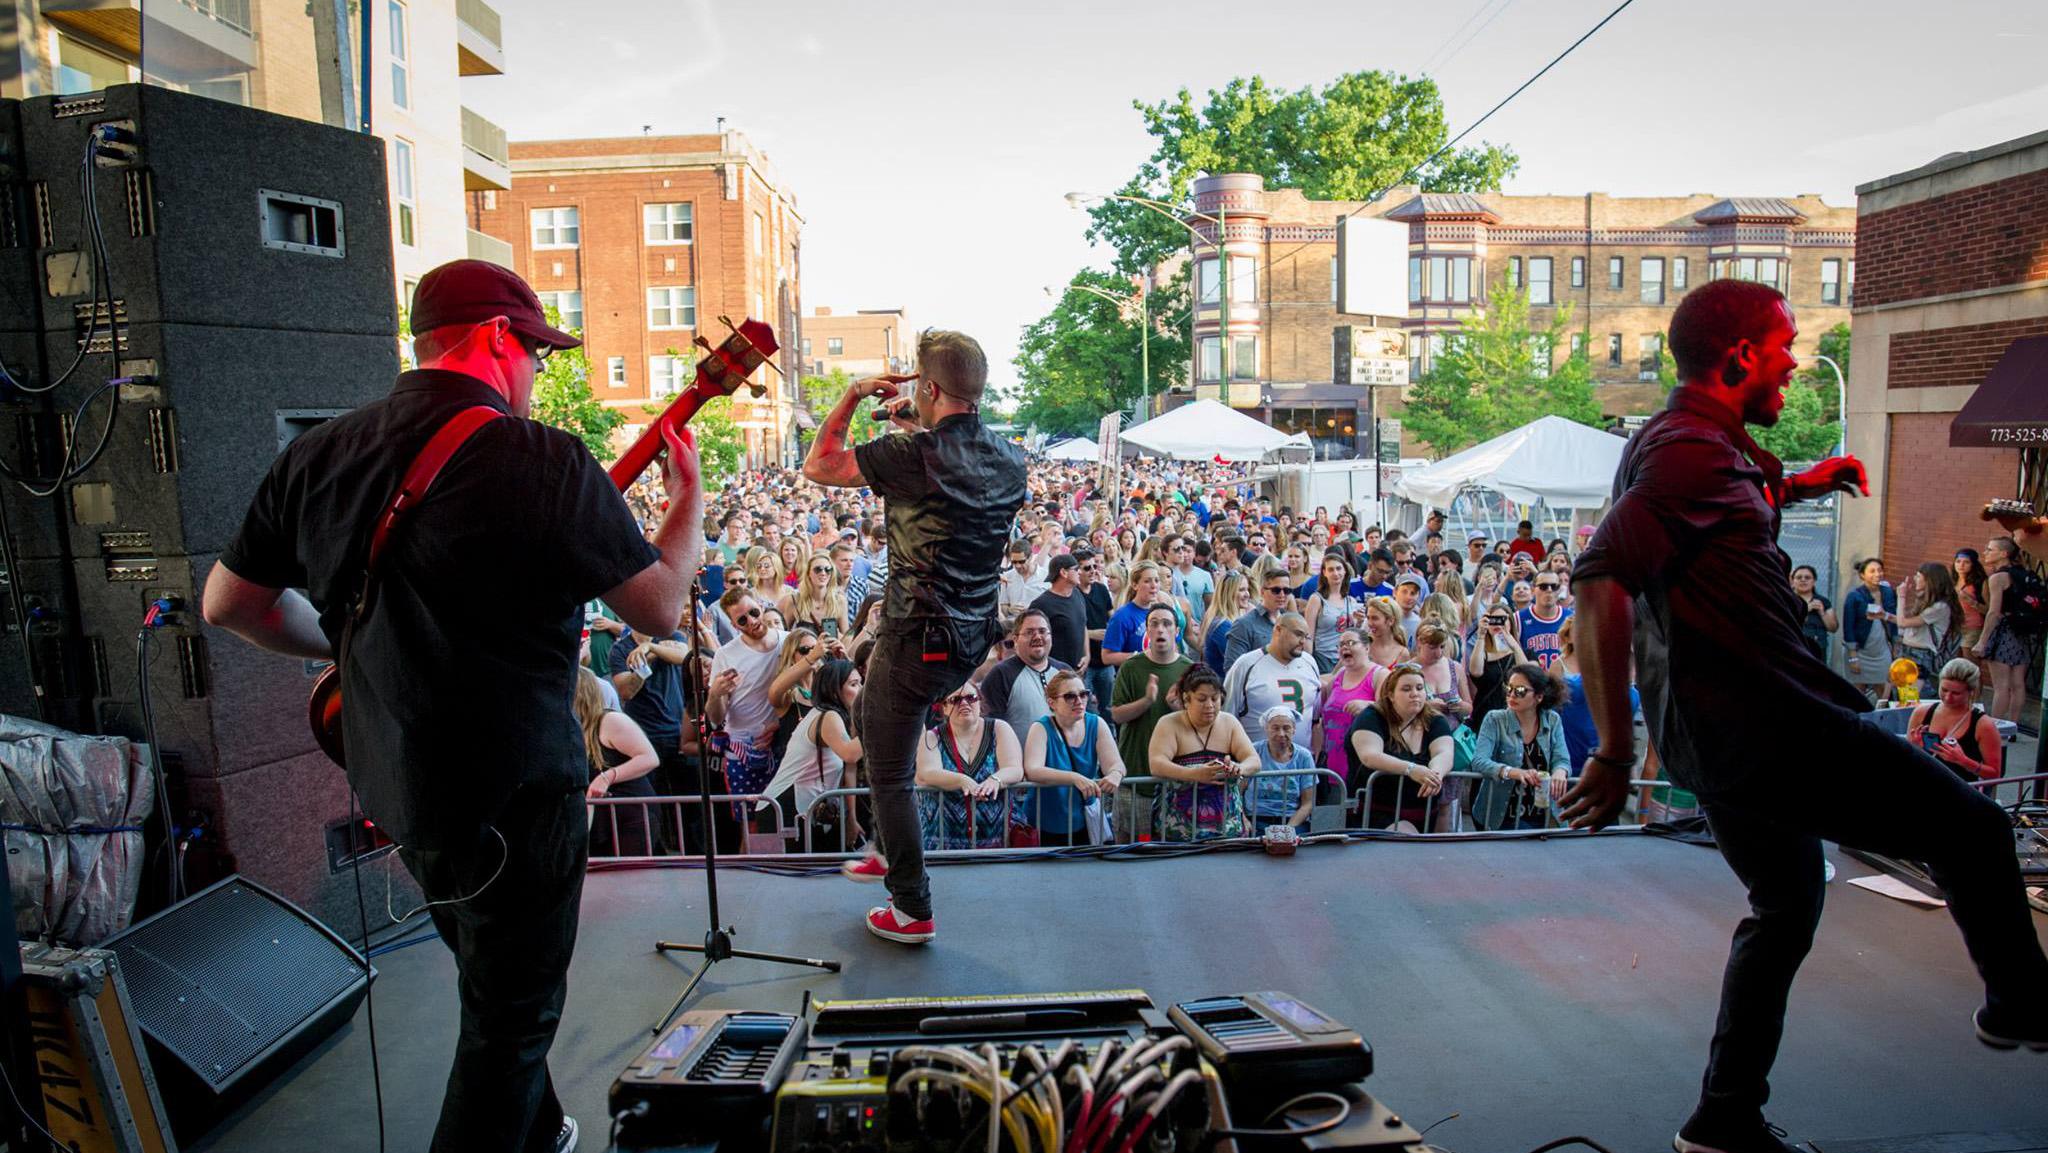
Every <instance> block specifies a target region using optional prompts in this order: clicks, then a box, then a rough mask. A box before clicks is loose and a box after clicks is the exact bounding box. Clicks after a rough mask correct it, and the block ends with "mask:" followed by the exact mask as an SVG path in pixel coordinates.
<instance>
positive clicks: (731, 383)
mask: <svg viewBox="0 0 2048 1153" xmlns="http://www.w3.org/2000/svg"><path fill="white" fill-rule="evenodd" d="M719 319H720V320H724V319H725V318H724V317H720V318H719ZM725 324H726V327H727V328H731V329H732V334H731V335H730V336H727V337H726V338H725V339H724V340H722V341H720V342H719V343H718V346H717V347H716V348H713V347H712V346H711V343H710V342H709V341H707V340H705V339H704V338H703V337H701V336H700V337H698V338H697V346H698V347H699V348H702V349H703V350H704V358H703V359H702V360H699V361H698V362H697V370H696V377H697V379H696V383H694V384H693V385H691V387H692V388H694V389H697V390H699V391H701V392H702V393H703V394H704V399H706V400H709V399H711V398H712V397H714V396H732V395H734V394H735V393H737V392H739V390H740V389H741V388H743V387H745V388H751V389H753V390H754V396H755V397H756V398H759V397H761V396H764V395H766V394H767V391H768V390H767V388H766V387H765V386H763V385H760V384H751V383H749V382H748V380H747V378H748V377H750V376H752V375H753V373H754V370H755V369H757V368H759V367H761V366H762V365H764V364H767V363H768V362H769V358H770V357H773V356H774V355H775V354H776V353H777V352H779V351H780V350H781V347H782V346H781V345H780V344H779V343H777V341H776V339H775V330H774V329H773V328H771V327H770V326H769V325H768V324H767V322H765V321H760V320H755V319H753V318H752V317H748V318H747V319H746V320H743V321H741V322H740V323H739V326H738V327H734V326H733V324H732V322H731V321H729V320H727V321H725Z"/></svg>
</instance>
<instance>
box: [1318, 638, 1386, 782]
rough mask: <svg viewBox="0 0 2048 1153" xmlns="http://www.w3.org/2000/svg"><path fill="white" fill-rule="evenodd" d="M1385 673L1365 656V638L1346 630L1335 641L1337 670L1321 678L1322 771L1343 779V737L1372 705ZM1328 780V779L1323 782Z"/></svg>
mask: <svg viewBox="0 0 2048 1153" xmlns="http://www.w3.org/2000/svg"><path fill="white" fill-rule="evenodd" d="M1384 675H1386V670H1385V669H1384V668H1381V667H1380V666H1379V665H1376V664H1373V663H1372V661H1370V660H1368V659H1367V658H1366V655H1365V636H1364V635H1363V634H1362V633H1360V632H1359V631H1358V630H1357V629H1345V630H1344V632H1343V633H1342V634H1341V635H1339V636H1338V638H1337V667H1336V668H1335V669H1333V670H1331V672H1330V675H1329V676H1327V677H1324V678H1323V704H1322V709H1323V767H1324V768H1326V769H1329V770H1330V771H1331V772H1334V773H1336V774H1337V775H1338V776H1342V775H1344V771H1345V765H1344V734H1345V732H1347V731H1348V730H1349V729H1350V728H1351V718H1353V717H1355V716H1357V715H1358V713H1359V710H1361V709H1363V708H1365V707H1366V706H1367V705H1369V704H1371V703H1372V700H1373V697H1374V695H1375V694H1377V693H1378V692H1379V687H1380V678H1381V677H1382V676H1384ZM1323 779H1324V780H1327V778H1323Z"/></svg>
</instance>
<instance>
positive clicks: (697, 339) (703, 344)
mask: <svg viewBox="0 0 2048 1153" xmlns="http://www.w3.org/2000/svg"><path fill="white" fill-rule="evenodd" d="M690 343H691V344H694V345H696V346H697V347H698V348H701V349H703V350H704V351H706V352H712V351H714V349H713V348H712V347H711V342H710V341H708V340H706V339H704V338H703V337H702V336H694V337H691V338H690Z"/></svg>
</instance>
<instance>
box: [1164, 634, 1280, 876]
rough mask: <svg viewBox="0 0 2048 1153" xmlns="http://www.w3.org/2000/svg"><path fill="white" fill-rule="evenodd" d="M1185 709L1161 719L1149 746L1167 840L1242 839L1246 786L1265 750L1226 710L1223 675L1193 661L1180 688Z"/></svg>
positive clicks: (1181, 700) (1182, 676) (1182, 707)
mask: <svg viewBox="0 0 2048 1153" xmlns="http://www.w3.org/2000/svg"><path fill="white" fill-rule="evenodd" d="M1174 687H1175V688H1176V689H1177V690H1178V692H1179V694H1180V708H1179V709H1178V710H1176V711H1174V712H1171V713H1168V714H1167V715H1166V716H1164V717H1161V718H1160V720H1159V724H1158V726H1157V727H1155V728H1154V729H1153V730H1152V743H1151V746H1150V747H1149V748H1148V749H1147V750H1146V751H1147V754H1148V757H1149V762H1150V763H1149V767H1150V768H1151V770H1152V775H1153V776H1155V777H1158V778H1160V779H1161V780H1163V781H1169V782H1175V783H1172V784H1168V785H1166V786H1164V788H1163V790H1162V791H1163V793H1164V794H1165V795H1164V796H1163V797H1162V798H1161V801H1162V804H1161V812H1160V820H1159V827H1160V832H1161V834H1162V839H1164V840H1167V841H1201V840H1209V839H1212V838H1216V837H1242V836H1244V831H1245V811H1244V810H1245V806H1244V791H1245V789H1244V786H1245V783H1246V780H1247V779H1248V778H1249V777H1250V775H1251V774H1252V773H1255V772H1257V771H1258V768H1259V753H1258V750H1257V749H1256V748H1255V747H1253V745H1252V740H1251V738H1250V737H1249V736H1247V735H1246V734H1245V731H1244V726H1243V725H1241V724H1239V723H1238V720H1237V718H1236V717H1233V716H1231V715H1229V714H1228V713H1225V712H1224V711H1223V679H1222V678H1221V677H1218V676H1217V675H1216V674H1215V673H1213V672H1210V671H1209V669H1208V668H1207V666H1204V665H1191V666H1189V668H1188V671H1187V672H1185V673H1183V674H1181V678H1180V680H1179V682H1178V683H1177V684H1176V685H1175V686H1174Z"/></svg>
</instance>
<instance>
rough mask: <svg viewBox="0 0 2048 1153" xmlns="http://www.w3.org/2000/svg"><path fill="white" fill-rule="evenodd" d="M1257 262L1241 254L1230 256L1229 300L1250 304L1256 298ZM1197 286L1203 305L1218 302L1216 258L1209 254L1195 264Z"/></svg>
mask: <svg viewBox="0 0 2048 1153" xmlns="http://www.w3.org/2000/svg"><path fill="white" fill-rule="evenodd" d="M1258 268H1259V265H1258V262H1257V261H1255V260H1252V259H1249V258H1247V257H1243V256H1233V257H1231V258H1230V279H1231V284H1230V302H1231V303H1232V304H1250V303H1252V302H1253V301H1256V300H1257V299H1258ZM1195 271H1196V282H1197V287H1198V288H1200V290H1201V298H1200V299H1201V303H1203V304H1205V305H1209V304H1217V303H1219V302H1220V300H1221V297H1220V295H1219V293H1220V290H1221V285H1219V284H1218V283H1217V279H1216V258H1215V257H1213V256H1211V257H1209V258H1207V259H1205V260H1201V261H1198V262H1197V263H1196V265H1195Z"/></svg>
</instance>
